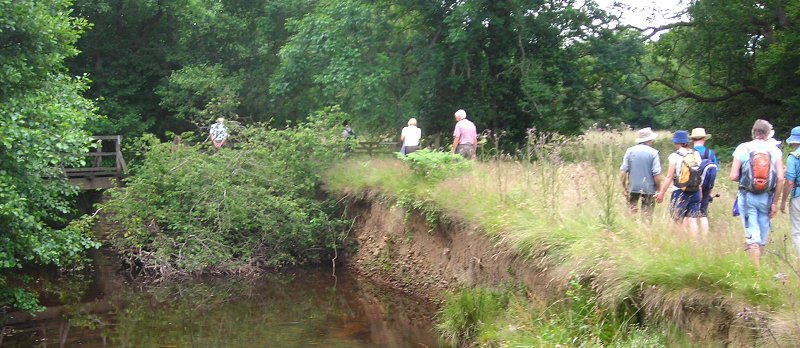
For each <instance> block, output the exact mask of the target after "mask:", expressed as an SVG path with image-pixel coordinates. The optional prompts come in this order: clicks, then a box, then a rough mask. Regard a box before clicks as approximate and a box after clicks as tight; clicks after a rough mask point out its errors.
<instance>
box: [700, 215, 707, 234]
mask: <svg viewBox="0 0 800 348" xmlns="http://www.w3.org/2000/svg"><path fill="white" fill-rule="evenodd" d="M707 235H708V218H707V217H705V216H702V217H700V236H701V237H703V238H705V237H706V236H707Z"/></svg>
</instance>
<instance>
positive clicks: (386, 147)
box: [354, 141, 400, 156]
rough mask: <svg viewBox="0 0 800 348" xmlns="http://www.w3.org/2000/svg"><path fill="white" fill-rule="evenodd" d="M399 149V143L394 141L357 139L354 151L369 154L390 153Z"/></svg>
mask: <svg viewBox="0 0 800 348" xmlns="http://www.w3.org/2000/svg"><path fill="white" fill-rule="evenodd" d="M397 151H400V143H398V142H396V141H359V142H358V146H356V148H355V150H354V152H356V153H366V154H368V155H370V156H372V155H374V154H377V153H392V152H397Z"/></svg>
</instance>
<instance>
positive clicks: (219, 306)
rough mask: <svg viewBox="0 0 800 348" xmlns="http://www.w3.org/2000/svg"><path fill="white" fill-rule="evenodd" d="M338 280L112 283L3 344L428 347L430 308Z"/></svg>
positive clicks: (314, 275) (319, 275) (306, 274)
mask: <svg viewBox="0 0 800 348" xmlns="http://www.w3.org/2000/svg"><path fill="white" fill-rule="evenodd" d="M337 278H338V279H337ZM337 278H334V277H331V275H330V274H329V273H328V272H326V271H324V270H301V271H297V272H295V273H294V274H289V275H280V276H267V277H263V278H260V279H255V280H232V279H213V278H212V279H202V280H193V281H183V282H180V283H171V284H161V285H159V286H151V287H142V288H138V289H136V288H133V287H127V286H111V287H110V289H111V290H110V291H113V292H110V293H104V294H103V296H102V298H98V299H95V300H93V301H90V302H83V303H81V304H80V305H70V306H72V307H70V309H69V310H63V311H62V312H61V313H60V314H54V315H52V316H53V317H52V318H51V319H49V320H39V321H35V322H33V323H30V322H28V323H27V324H23V323H18V324H16V325H14V326H12V328H13V329H15V330H16V333H13V334H12V335H10V336H7V337H5V339H4V341H2V346H3V347H6V346H8V347H31V346H41V347H45V346H47V347H56V346H64V347H73V346H75V347H314V346H317V347H435V346H437V340H436V337H435V335H434V333H433V332H431V331H430V328H431V326H432V325H431V320H430V317H431V314H432V313H433V310H432V309H431V308H426V306H424V305H421V304H420V303H419V301H416V300H414V299H409V298H405V297H403V296H397V294H390V293H387V292H386V291H385V290H382V289H377V288H375V287H374V286H372V285H371V284H370V283H369V282H367V281H364V280H360V279H357V278H354V277H350V276H347V275H339V276H338V277H337ZM106 289H109V287H106ZM95 290H96V289H95ZM53 308H55V307H53ZM104 309H105V310H104Z"/></svg>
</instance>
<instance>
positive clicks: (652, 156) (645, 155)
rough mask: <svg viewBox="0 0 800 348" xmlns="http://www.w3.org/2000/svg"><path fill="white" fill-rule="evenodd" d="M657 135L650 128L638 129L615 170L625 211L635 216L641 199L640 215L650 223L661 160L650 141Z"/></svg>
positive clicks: (659, 179)
mask: <svg viewBox="0 0 800 348" xmlns="http://www.w3.org/2000/svg"><path fill="white" fill-rule="evenodd" d="M656 137H658V134H656V133H655V132H653V130H652V129H650V127H647V128H642V129H640V130H639V134H638V137H637V138H636V145H634V146H631V147H629V148H628V149H627V150H625V156H624V157H622V165H621V166H620V167H619V176H620V181H621V182H622V195H623V196H624V197H625V199H626V201H627V202H628V209H629V210H630V212H631V213H633V214H635V213H636V212H637V211H638V210H639V201H640V200H641V210H642V215H643V216H644V217H645V219H646V220H647V221H650V219H651V217H652V215H653V208H654V207H655V204H656V201H655V194H656V191H658V188H659V187H660V186H661V179H662V177H661V160H660V159H659V157H658V150H656V149H655V148H653V140H655V139H656Z"/></svg>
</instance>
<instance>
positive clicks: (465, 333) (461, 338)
mask: <svg viewBox="0 0 800 348" xmlns="http://www.w3.org/2000/svg"><path fill="white" fill-rule="evenodd" d="M507 301H508V297H507V295H506V294H503V293H501V292H494V291H491V290H486V289H483V288H475V289H461V290H459V291H457V292H456V293H455V294H453V295H452V296H450V297H449V298H448V299H447V303H445V305H444V308H442V310H441V311H440V312H439V313H438V314H437V322H438V324H437V325H436V328H437V330H439V332H440V333H441V337H442V339H443V340H444V341H445V342H446V343H447V344H449V345H451V346H454V347H461V346H466V345H467V344H468V343H469V342H471V341H472V340H473V339H474V338H475V337H477V336H478V335H479V334H480V333H481V330H483V329H484V326H485V325H487V324H488V323H489V321H490V320H492V319H493V318H494V317H495V316H496V315H498V314H499V313H501V312H502V311H503V310H504V308H505V306H506V303H507Z"/></svg>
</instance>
